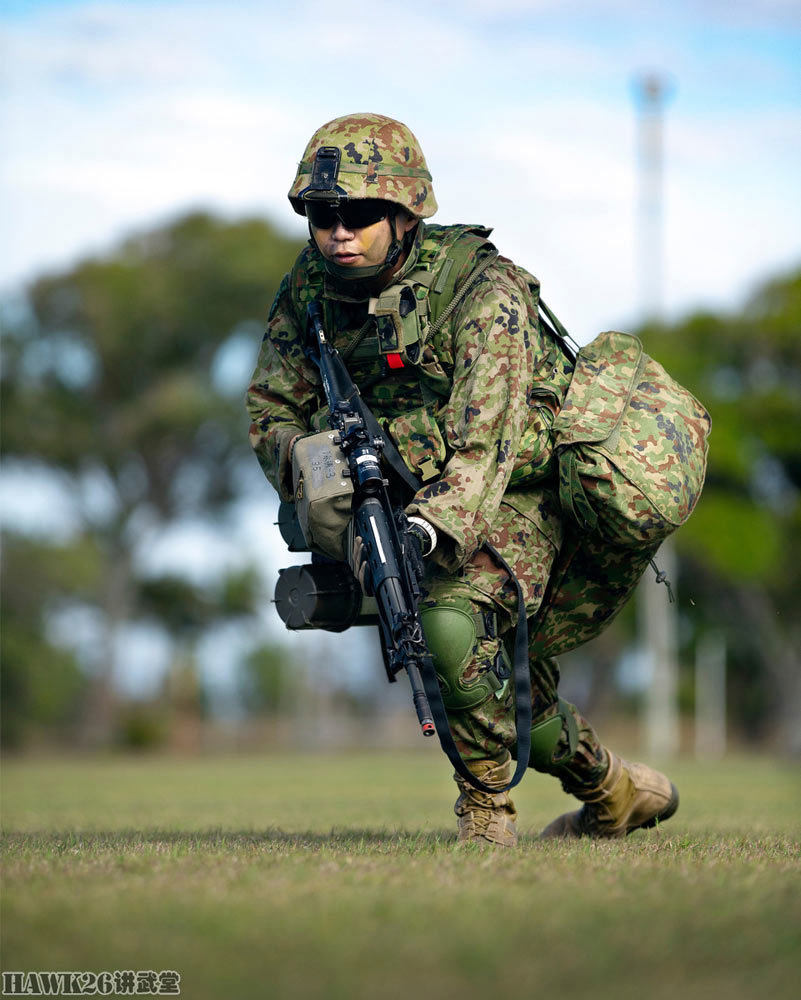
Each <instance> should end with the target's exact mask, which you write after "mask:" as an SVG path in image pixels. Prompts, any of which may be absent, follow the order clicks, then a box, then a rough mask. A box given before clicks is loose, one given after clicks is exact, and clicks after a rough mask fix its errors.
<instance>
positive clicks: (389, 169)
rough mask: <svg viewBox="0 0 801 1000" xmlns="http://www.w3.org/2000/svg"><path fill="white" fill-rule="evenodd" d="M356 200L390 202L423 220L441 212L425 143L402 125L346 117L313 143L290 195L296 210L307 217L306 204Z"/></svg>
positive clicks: (363, 116) (361, 116)
mask: <svg viewBox="0 0 801 1000" xmlns="http://www.w3.org/2000/svg"><path fill="white" fill-rule="evenodd" d="M355 198H380V199H384V200H386V201H391V202H394V203H395V204H396V205H400V206H402V207H403V208H405V209H406V211H407V212H409V213H410V214H411V215H413V216H415V217H416V218H418V219H427V218H429V217H430V216H432V215H433V214H434V212H436V210H437V201H436V198H435V197H434V189H433V187H432V186H431V174H430V173H429V172H428V167H427V165H426V161H425V157H424V156H423V151H422V149H421V148H420V143H419V142H418V141H417V139H416V138H415V137H414V135H413V134H412V132H411V130H410V129H409V128H407V127H406V125H404V124H403V123H402V122H399V121H395V119H394V118H386V117H385V116H384V115H373V114H356V115H344V116H343V117H342V118H335V119H334V120H333V121H330V122H327V123H326V124H325V125H323V126H321V127H320V128H318V129H317V131H316V132H315V133H314V135H313V136H312V137H311V140H310V141H309V144H308V146H306V149H305V151H304V153H303V159H302V160H301V162H300V164H299V165H298V172H297V175H296V177H295V182H294V183H293V185H292V187H291V188H290V190H289V200H290V202H291V203H292V207H293V208H294V210H295V211H296V212H297V213H298V215H305V214H306V209H305V207H304V201H307V200H318V199H320V200H324V201H334V202H337V203H339V202H340V201H344V200H345V199H355Z"/></svg>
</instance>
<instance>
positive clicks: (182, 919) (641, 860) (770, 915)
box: [0, 748, 801, 1000]
mask: <svg viewBox="0 0 801 1000" xmlns="http://www.w3.org/2000/svg"><path fill="white" fill-rule="evenodd" d="M432 750H434V748H432ZM670 773H671V777H672V778H673V779H674V781H675V782H676V784H677V785H678V786H679V788H680V791H681V796H682V804H681V808H680V810H679V813H678V814H677V815H676V817H675V818H674V819H673V820H671V821H670V822H669V823H668V824H665V825H664V826H663V827H662V828H661V829H657V830H654V831H649V832H644V831H641V832H638V833H636V834H634V835H632V836H631V837H629V838H628V839H627V840H626V841H625V842H622V843H618V842H615V843H591V842H588V841H581V842H578V843H573V844H553V843H541V842H538V841H537V840H536V833H537V831H538V830H539V829H540V828H541V827H542V826H543V825H544V824H545V823H546V822H547V821H548V820H549V819H551V818H553V816H555V815H556V814H558V813H559V812H561V811H563V810H564V808H565V806H568V805H570V803H571V801H572V800H569V799H567V798H566V797H565V796H564V795H563V794H562V792H561V791H560V789H559V787H558V785H557V784H556V782H554V781H553V780H552V779H548V778H544V777H542V776H540V775H535V774H533V773H532V774H530V775H529V776H528V777H527V778H526V780H525V781H524V783H523V785H522V786H521V788H520V789H518V791H517V794H516V795H515V800H516V803H517V805H518V809H519V810H520V827H521V829H522V832H523V837H522V843H521V845H520V847H519V848H518V850H517V851H514V852H512V851H507V852H498V851H493V850H492V849H480V848H478V849H477V848H472V847H471V848H462V847H457V846H456V843H455V835H454V823H453V817H452V815H451V813H450V809H451V805H452V802H453V799H454V797H455V796H454V786H453V783H452V782H451V780H450V772H449V770H448V768H447V766H446V763H445V761H444V760H443V759H441V758H440V756H439V754H437V753H436V752H423V751H421V752H420V753H417V754H410V753H406V754H403V755H399V756H397V755H396V756H392V755H389V754H373V755H369V756H368V755H336V756H331V757H322V756H319V757H297V756H292V757H289V756H287V757H282V756H274V755H273V756H265V757H261V758H254V757H247V758H244V757H235V756H232V757H227V758H221V757H215V758H193V759H185V760H183V759H164V758H140V759H131V758H106V759H87V760H56V759H53V760H42V759H38V760H24V759H23V760H11V761H9V762H7V763H6V764H5V765H4V769H3V782H2V785H3V797H2V805H3V809H2V825H3V831H4V835H3V894H2V929H1V933H2V939H1V940H2V953H1V955H0V962H1V963H2V969H3V970H5V971H8V970H27V971H30V970H90V971H95V972H99V971H102V970H114V969H131V970H147V969H153V970H156V971H159V970H162V969H166V970H173V969H174V970H176V971H178V972H179V973H180V974H181V977H182V982H181V987H182V990H181V995H182V996H184V997H188V998H190V1000H207V998H214V1000H218V998H219V1000H229V998H230V1000H249V998H273V997H277V998H285V997H286V998H294V997H298V998H337V1000H338V998H352V997H356V998H362V997H364V998H366V997H371V998H372V997H376V998H381V997H386V998H390V1000H394V998H398V1000H400V998H403V1000H408V998H410V997H411V998H414V997H416V996H418V995H419V996H420V997H423V996H436V997H440V998H450V997H461V998H473V997H476V998H478V997H481V998H487V1000H490V998H495V997H506V996H511V995H513V994H514V995H518V996H521V997H526V998H528V997H531V998H534V997H537V998H548V1000H551V998H553V1000H565V998H572V997H579V996H582V997H584V996H586V997H590V996H592V997H596V998H598V997H601V998H606V997H615V998H621V1000H628V998H635V997H636V998H641V997H648V998H653V1000H662V998H668V997H670V998H671V1000H674V998H677V997H678V998H679V1000H688V998H695V997H702V996H703V997H717V996H723V997H726V998H727V1000H740V998H743V1000H745V998H760V1000H761V998H763V997H764V998H765V1000H767V998H771V1000H784V998H793V1000H796V998H797V997H799V996H801V775H800V774H799V769H798V767H797V765H795V766H793V765H787V764H779V763H777V762H775V761H772V760H766V759H751V758H743V759H732V760H726V761H724V762H721V763H717V764H713V765H708V766H704V767H701V766H699V765H697V764H695V763H693V762H679V763H678V764H676V765H675V766H672V767H671V770H670Z"/></svg>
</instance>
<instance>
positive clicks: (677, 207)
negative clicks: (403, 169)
mask: <svg viewBox="0 0 801 1000" xmlns="http://www.w3.org/2000/svg"><path fill="white" fill-rule="evenodd" d="M0 30H2V43H1V44H2V48H3V55H4V62H5V70H4V72H3V74H2V78H0V85H1V86H2V88H3V91H4V94H3V97H4V100H3V111H2V116H3V117H2V121H1V122H0V124H2V132H3V135H4V136H5V141H4V145H5V150H4V157H3V173H2V176H0V183H2V186H3V195H4V201H5V202H6V205H7V206H8V211H7V212H6V213H5V215H6V217H5V220H4V223H3V227H2V238H1V239H0V286H2V287H5V288H9V287H13V286H14V285H18V284H19V283H20V282H21V281H23V280H25V279H26V278H28V277H30V276H32V275H33V274H35V273H37V272H39V271H40V270H42V269H45V268H52V267H58V266H63V265H65V264H68V263H69V262H71V261H72V260H73V259H74V258H75V257H76V256H78V255H81V254H84V253H87V252H92V251H98V250H102V249H103V248H105V247H108V246H109V245H111V244H112V243H113V242H114V241H115V240H116V239H118V238H119V237H120V236H122V235H123V234H125V233H126V232H129V231H130V230H131V229H135V228H142V227H146V226H148V225H151V224H154V223H156V222H159V221H161V220H163V219H165V218H167V217H169V216H171V215H173V214H175V213H177V212H179V211H181V210H184V209H187V208H189V207H195V206H198V205H204V206H208V207H209V208H212V209H217V210H218V211H220V212H223V213H225V214H227V215H231V216H235V215H239V214H242V213H250V212H257V213H263V214H266V215H268V216H269V217H270V218H271V219H273V220H274V221H276V222H278V223H279V224H281V225H283V226H284V227H285V228H287V229H288V230H291V231H294V232H298V233H301V232H302V226H301V224H300V223H299V222H298V220H296V219H294V218H293V217H292V215H291V212H290V211H289V210H288V206H287V203H286V200H285V194H286V190H287V188H288V186H289V183H290V180H291V177H292V173H293V171H294V166H295V163H296V161H297V160H298V158H299V157H300V154H301V151H302V149H303V146H304V144H305V142H306V140H307V138H308V137H309V135H310V133H311V132H312V131H313V130H314V128H315V127H316V126H317V125H319V124H320V123H321V122H323V121H325V120H327V119H329V118H332V117H335V116H337V115H339V114H343V113H346V112H349V111H356V110H375V111H380V112H383V113H386V114H390V115H394V116H395V117H398V118H400V119H401V120H403V121H405V122H406V123H407V124H408V125H410V126H411V127H412V129H413V130H414V131H415V132H416V133H417V135H418V137H419V138H420V140H421V142H422V143H423V146H424V149H425V151H426V155H427V158H428V160H429V165H430V167H431V169H432V172H433V173H434V183H435V188H436V192H437V197H438V200H439V202H440V205H441V211H440V216H439V218H438V219H437V220H436V221H442V222H456V221H464V222H481V223H483V224H486V225H492V226H494V227H495V235H496V239H497V242H498V245H499V247H500V249H501V250H502V252H504V253H506V254H507V255H509V256H512V257H513V258H514V259H515V260H517V261H518V262H519V263H521V264H523V265H524V266H525V267H527V268H528V269H529V270H531V271H532V272H533V273H535V274H537V275H538V277H540V279H541V280H542V282H543V290H544V294H545V297H546V299H547V300H548V301H549V302H550V304H551V305H552V307H553V308H554V309H555V310H556V311H557V313H559V314H561V315H562V316H563V317H564V320H565V322H566V323H567V324H568V325H569V326H571V327H572V328H573V329H574V330H575V331H576V333H577V336H578V337H579V338H580V339H582V340H585V339H587V338H588V337H589V336H591V335H592V334H593V333H594V332H595V331H596V330H598V329H599V328H602V327H606V326H610V325H617V326H621V325H623V326H625V325H626V324H630V323H632V322H633V321H634V320H635V318H636V315H637V311H638V308H639V304H640V298H641V297H640V296H639V293H638V284H637V282H638V277H637V267H636V261H635V255H636V252H637V215H636V205H637V197H636V196H637V174H636V162H637V160H636V153H637V147H636V130H635V113H634V101H633V97H632V79H633V78H634V76H635V75H636V74H638V73H641V72H643V71H657V72H659V73H661V74H664V75H665V77H666V78H667V79H669V80H670V81H671V91H672V96H671V98H670V100H669V102H668V105H667V109H666V118H665V170H666V173H665V188H664V191H665V227H664V244H665V255H664V261H665V267H664V282H663V287H664V304H665V307H666V310H667V313H668V315H669V316H674V315H678V314H680V313H682V312H684V311H686V310H688V309H690V308H693V307H695V306H698V305H709V306H712V307H734V306H736V305H737V304H738V303H739V302H741V301H742V299H743V297H744V296H745V295H746V293H747V292H748V290H749V289H750V288H751V287H752V286H753V284H754V282H756V281H758V280H759V279H761V278H763V277H765V276H767V275H769V274H771V273H773V272H775V271H780V270H783V269H786V268H788V267H790V266H792V265H793V264H795V263H798V262H799V261H801V205H800V204H799V197H798V194H797V190H796V189H797V188H798V186H799V185H798V178H799V166H801V5H800V4H799V3H798V2H797V0H794V2H786V0H763V2H761V3H756V2H738V0H731V2H729V3H724V2H719V0H707V2H705V3H691V2H687V0H683V2H682V0H679V2H677V3H674V4H671V5H667V4H664V3H653V2H647V0H644V2H636V3H635V2H633V0H596V2H594V3H591V2H588V0H561V2H558V3H557V2H555V0H492V2H490V0H460V2H452V0H444V2H440V3H432V2H427V3H424V2H421V0H408V2H406V3H404V4H403V5H399V4H397V3H393V2H388V0H374V2H373V3H371V4H370V5H369V6H368V7H362V6H358V7H356V8H352V7H348V6H345V5H342V6H340V7H337V6H336V5H331V4H327V3H323V2H322V0H309V2H307V3H304V4H303V5H301V6H299V7H297V8H295V7H294V6H293V7H290V5H289V4H285V3H280V4H279V3H271V2H268V3H250V2H242V0H239V2H237V0H233V2H229V3H226V4H207V3H191V4H190V3H186V2H180V0H173V2H166V0H162V2H158V3H136V2H128V3H115V2H102V3H98V2H76V0H61V2H38V3H37V2H29V3H22V2H11V3H9V2H6V3H5V4H4V5H3V8H2V15H0Z"/></svg>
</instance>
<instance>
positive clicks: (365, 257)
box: [312, 212, 417, 267]
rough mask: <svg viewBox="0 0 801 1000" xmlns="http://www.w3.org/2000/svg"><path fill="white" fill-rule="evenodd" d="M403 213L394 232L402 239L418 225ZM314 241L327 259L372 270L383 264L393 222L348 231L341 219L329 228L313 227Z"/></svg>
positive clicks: (347, 265) (388, 221)
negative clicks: (373, 267)
mask: <svg viewBox="0 0 801 1000" xmlns="http://www.w3.org/2000/svg"><path fill="white" fill-rule="evenodd" d="M416 221H417V220H416V219H413V218H410V217H409V216H407V215H405V214H404V213H402V212H399V213H398V216H397V218H396V219H395V232H396V235H397V237H398V239H402V238H403V236H404V234H405V233H407V232H408V231H409V230H410V229H412V228H413V226H414V225H415V223H416ZM312 234H313V235H314V241H315V243H316V244H317V247H318V248H319V250H320V253H321V254H322V255H323V257H325V258H326V260H332V261H334V263H336V264H341V265H342V266H343V267H372V266H374V265H377V264H383V263H384V260H385V259H386V256H387V251H388V250H389V247H390V244H391V243H392V223H391V222H390V220H389V219H381V220H380V221H378V222H375V223H373V225H371V226H363V227H361V228H359V227H353V228H352V229H347V228H346V227H345V225H344V223H343V222H342V220H341V219H337V220H336V222H335V224H334V225H333V226H332V227H331V228H330V229H318V228H317V227H316V226H312Z"/></svg>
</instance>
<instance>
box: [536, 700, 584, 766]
mask: <svg viewBox="0 0 801 1000" xmlns="http://www.w3.org/2000/svg"><path fill="white" fill-rule="evenodd" d="M556 704H557V708H558V711H557V714H556V715H552V716H551V717H550V719H544V720H543V721H542V722H537V723H536V724H535V725H533V726H532V727H531V753H530V754H529V757H528V766H529V767H533V768H534V770H535V771H547V772H551V773H553V771H554V770H556V769H558V768H559V767H561V766H563V765H565V764H567V763H568V762H569V761H570V760H571V758H572V757H573V754H575V752H576V747H577V746H578V727H577V726H576V720H575V719H574V718H573V713H572V712H571V710H570V709H571V706H570V705H569V704H568V703H567V702H566V701H565V700H564V698H559V700H558V701H557V703H556ZM564 726H566V728H567V742H568V749H567V752H566V753H564V754H562V756H561V757H559V759H558V760H554V756H553V755H554V752H555V751H556V748H557V746H558V745H559V740H560V739H561V737H562V728H563V727H564Z"/></svg>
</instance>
